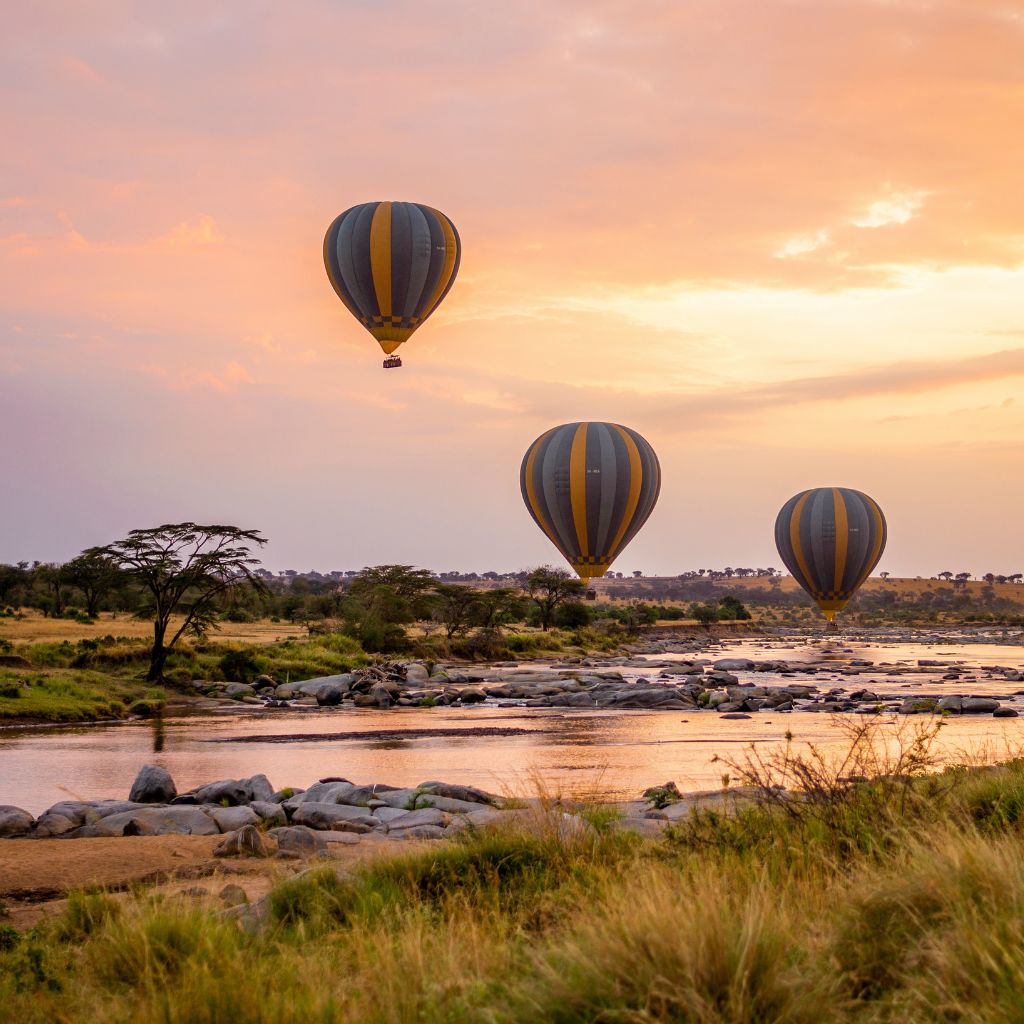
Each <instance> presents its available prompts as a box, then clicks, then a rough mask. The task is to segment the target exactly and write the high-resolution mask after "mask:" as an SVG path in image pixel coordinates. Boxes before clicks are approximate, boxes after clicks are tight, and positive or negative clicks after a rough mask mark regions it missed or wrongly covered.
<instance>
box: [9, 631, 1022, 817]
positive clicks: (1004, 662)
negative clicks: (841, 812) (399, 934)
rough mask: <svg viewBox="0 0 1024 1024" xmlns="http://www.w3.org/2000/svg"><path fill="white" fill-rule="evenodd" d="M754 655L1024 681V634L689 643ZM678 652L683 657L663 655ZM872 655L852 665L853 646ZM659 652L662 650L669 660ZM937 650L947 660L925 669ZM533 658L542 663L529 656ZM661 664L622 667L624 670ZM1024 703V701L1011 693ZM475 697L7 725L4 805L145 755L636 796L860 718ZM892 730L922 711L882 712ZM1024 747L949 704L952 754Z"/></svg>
mask: <svg viewBox="0 0 1024 1024" xmlns="http://www.w3.org/2000/svg"><path fill="white" fill-rule="evenodd" d="M694 656H696V657H705V658H709V659H718V658H723V657H732V658H735V657H744V658H746V657H749V658H752V659H753V660H755V661H757V660H762V661H763V660H768V659H783V660H787V661H790V662H795V661H801V660H813V661H817V662H819V663H820V662H822V661H823V660H824V661H826V662H830V661H831V660H835V662H836V669H837V670H836V674H835V676H834V677H833V676H831V675H830V674H829V673H828V672H826V673H819V674H817V675H814V676H803V675H799V676H795V677H794V676H788V677H782V676H778V675H775V674H774V673H765V672H758V673H756V674H755V673H746V672H739V673H737V675H739V676H740V678H741V680H742V681H747V680H750V681H753V682H756V683H757V684H759V685H765V684H767V685H773V684H776V685H778V684H782V685H785V684H786V683H787V682H789V683H792V682H807V683H812V684H814V685H816V686H818V687H819V688H820V689H822V690H827V689H829V688H830V687H831V686H842V687H845V688H846V689H847V690H852V689H855V688H859V687H868V688H870V689H871V690H873V691H875V692H877V693H879V695H880V696H881V695H883V694H895V693H900V694H909V695H919V694H949V693H956V694H977V695H981V694H984V695H999V696H1003V697H1009V696H1010V695H1012V694H1015V693H1017V692H1018V691H1021V690H1024V683H1021V682H1016V683H1013V682H1007V681H1004V680H1003V679H1001V678H998V677H996V678H993V677H992V676H990V675H989V674H988V673H987V672H986V671H985V667H986V666H996V665H998V666H1008V667H1013V668H1017V669H1022V668H1024V647H1021V646H1008V645H995V644H975V643H952V644H951V643H940V644H909V643H899V642H877V641H875V642H848V641H841V642H838V643H837V642H832V643H829V642H821V641H810V642H808V641H804V640H779V639H768V640H760V639H759V640H747V641H733V642H726V643H722V644H719V645H716V646H715V647H713V648H711V649H709V650H708V651H704V652H700V653H699V654H698V655H687V657H694ZM666 657H667V658H668V659H669V660H671V656H666ZM854 658H856V659H863V660H866V661H870V662H872V663H873V665H872V667H871V669H870V670H868V671H867V672H865V673H863V674H861V675H859V676H856V677H852V678H851V677H849V676H845V675H843V674H842V667H843V665H845V664H848V662H849V660H850V659H854ZM660 659H661V656H659V660H660ZM920 659H930V660H936V661H941V662H943V663H944V665H943V666H942V667H938V666H936V667H933V668H929V669H920V668H918V667H917V662H918V660H920ZM957 662H959V663H961V664H963V665H965V666H967V667H968V671H966V672H965V674H964V677H963V678H961V679H959V680H955V681H951V680H943V679H942V678H941V676H942V674H943V673H945V672H946V671H947V668H946V667H945V666H948V665H952V664H955V663H957ZM523 667H524V668H526V669H536V668H537V666H536V665H524V666H523ZM656 672H657V670H656V669H651V670H649V671H645V670H643V669H624V670H623V674H624V675H625V676H627V677H638V676H643V675H647V674H650V675H653V674H656ZM1014 704H1016V705H1017V706H1019V708H1020V709H1021V711H1022V712H1024V701H1022V700H1021V699H1020V698H1013V699H1011V706H1014ZM489 705H490V702H488V704H485V705H475V706H470V707H466V708H457V707H438V708H416V709H412V708H410V709H404V708H398V709H392V710H387V711H378V710H363V709H360V710H356V709H349V708H322V709H318V708H312V709H307V710H299V709H287V710H285V709H269V710H263V709H262V708H256V707H253V708H250V707H248V706H244V705H243V706H233V707H231V708H229V709H227V710H225V711H223V712H204V713H189V714H181V715H175V716H169V717H166V718H164V720H163V721H162V722H161V723H154V722H138V721H134V722H124V723H116V724H109V725H88V726H72V727H61V728H45V729H38V728H36V729H5V730H0V804H14V805H16V806H19V807H24V808H25V809H26V810H29V811H31V812H33V813H35V814H38V813H40V812H41V811H43V810H44V809H45V808H47V807H48V806H50V805H51V804H53V803H55V802H57V801H58V800H62V799H66V798H69V797H72V798H76V799H96V798H102V797H117V798H126V797H127V795H128V790H129V788H130V786H131V783H132V780H133V779H134V777H135V774H136V773H137V772H138V770H139V768H140V766H141V765H142V764H144V763H146V762H151V763H154V764H159V765H162V766H163V767H165V768H166V769H168V771H170V772H171V774H172V775H173V777H174V779H175V781H176V783H177V786H178V789H179V791H181V792H184V791H185V790H187V789H190V788H192V787H194V786H197V785H199V784H201V783H205V782H210V781H213V780H216V779H222V778H240V777H244V776H248V775H253V774H255V773H258V772H263V773H265V774H266V775H267V776H269V778H270V780H271V782H272V783H273V784H274V785H275V786H277V787H284V786H293V787H306V786H308V785H309V784H311V783H312V782H315V781H316V780H317V779H321V778H324V777H326V776H343V777H345V778H348V779H351V780H352V781H355V782H359V783H369V782H383V783H388V784H391V785H395V786H410V785H416V784H417V783H420V782H424V781H426V780H428V779H441V780H443V781H446V782H457V783H464V784H471V785H477V786H481V787H483V788H486V789H490V790H492V791H495V792H500V793H506V794H522V795H532V794H534V793H536V792H537V791H538V790H543V791H545V792H547V793H548V794H551V795H556V794H561V795H566V796H569V795H573V796H581V795H592V796H601V797H606V798H612V799H626V798H631V797H635V796H637V795H639V793H640V792H641V791H642V790H643V789H645V788H646V787H647V786H651V785H656V784H659V783H662V782H665V781H667V780H669V779H671V780H674V781H675V782H676V783H677V784H678V785H679V787H680V788H681V789H683V790H697V789H714V788H717V787H718V786H719V785H720V784H721V779H722V774H723V770H724V769H723V766H722V764H721V762H718V761H716V760H715V758H716V757H725V758H729V757H733V758H735V757H742V755H743V752H744V749H745V748H749V747H750V746H751V744H758V745H772V744H780V743H783V742H784V741H785V738H786V735H787V733H790V734H792V736H793V738H794V741H795V742H796V743H801V744H802V743H816V744H818V745H820V746H822V747H824V748H835V749H836V750H837V751H838V750H839V749H840V747H841V746H842V745H843V744H844V742H845V734H844V732H843V722H846V723H849V722H850V721H851V719H852V718H853V717H854V716H848V715H847V716H830V715H826V714H811V713H805V712H794V713H790V714H786V713H779V712H764V713H758V714H754V715H752V716H751V717H750V718H749V719H745V720H723V719H722V718H721V717H720V716H718V715H717V714H715V713H713V712H708V711H703V712H694V713H687V712H684V711H594V710H570V709H565V708H550V709H541V708H528V709H527V708H498V707H497V706H489ZM876 720H877V721H879V722H880V723H881V724H880V729H882V730H885V729H891V730H893V733H892V734H893V735H895V734H896V733H897V732H898V731H899V730H901V729H905V728H906V727H907V725H908V722H909V723H919V722H923V721H931V720H932V719H931V718H930V717H929V718H923V717H920V716H914V717H913V718H912V719H907V718H906V717H904V716H890V715H883V716H879V717H878V719H876ZM1022 747H1024V714H1022V717H1020V718H1017V719H996V718H992V717H991V716H990V715H983V716H962V717H953V718H950V719H948V720H947V721H946V722H945V725H944V727H943V729H942V730H941V733H940V736H939V739H938V741H937V750H938V751H939V753H940V755H941V756H942V757H943V758H944V759H945V760H947V761H964V760H968V759H976V758H980V757H985V758H1000V757H1007V756H1010V755H1012V754H1015V753H1016V752H1018V751H1019V750H1020V749H1022Z"/></svg>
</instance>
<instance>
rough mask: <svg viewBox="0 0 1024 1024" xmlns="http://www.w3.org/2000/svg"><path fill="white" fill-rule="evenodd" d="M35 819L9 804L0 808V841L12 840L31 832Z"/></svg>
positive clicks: (26, 812)
mask: <svg viewBox="0 0 1024 1024" xmlns="http://www.w3.org/2000/svg"><path fill="white" fill-rule="evenodd" d="M35 823H36V819H35V818H33V817H32V815H31V814H29V813H28V811H23V810H22V809H21V808H20V807H12V806H10V805H9V804H4V805H2V806H0V839H14V838H15V837H16V836H24V835H27V834H28V833H29V832H31V831H32V826H33V825H34V824H35Z"/></svg>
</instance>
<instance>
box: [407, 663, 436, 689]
mask: <svg viewBox="0 0 1024 1024" xmlns="http://www.w3.org/2000/svg"><path fill="white" fill-rule="evenodd" d="M429 680H430V673H429V672H428V671H427V667H426V665H421V664H420V663H419V662H418V661H411V662H409V664H407V665H406V666H405V681H406V682H407V683H415V684H421V683H426V682H429Z"/></svg>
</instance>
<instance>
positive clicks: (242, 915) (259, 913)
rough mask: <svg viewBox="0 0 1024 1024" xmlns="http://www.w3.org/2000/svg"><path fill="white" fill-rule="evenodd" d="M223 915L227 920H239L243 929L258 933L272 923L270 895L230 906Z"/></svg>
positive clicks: (238, 922) (239, 924)
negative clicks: (253, 901) (252, 901)
mask: <svg viewBox="0 0 1024 1024" xmlns="http://www.w3.org/2000/svg"><path fill="white" fill-rule="evenodd" d="M221 915H222V916H223V917H224V919H225V920H228V921H235V922H237V924H238V927H239V928H241V929H242V931H245V932H249V933H251V934H256V933H257V932H261V931H263V929H264V928H266V927H267V925H268V924H269V923H270V897H269V896H264V897H263V899H260V900H257V901H256V902H255V903H241V904H239V905H238V906H237V907H228V908H227V909H226V910H223V911H222V912H221Z"/></svg>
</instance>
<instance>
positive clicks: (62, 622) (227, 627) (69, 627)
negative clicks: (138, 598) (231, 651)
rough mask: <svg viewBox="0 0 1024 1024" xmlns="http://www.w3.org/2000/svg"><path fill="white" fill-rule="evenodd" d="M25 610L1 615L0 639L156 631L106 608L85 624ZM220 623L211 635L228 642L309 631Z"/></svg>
mask: <svg viewBox="0 0 1024 1024" xmlns="http://www.w3.org/2000/svg"><path fill="white" fill-rule="evenodd" d="M23 614H24V616H25V617H24V618H23V619H0V640H10V641H11V643H19V644H29V643H60V641H62V640H70V641H71V642H74V641H76V640H84V639H88V638H91V637H93V638H94V637H101V636H107V634H110V635H112V636H128V637H138V638H140V639H150V638H151V637H152V635H153V624H152V623H151V622H146V621H144V620H142V619H136V618H133V617H132V616H131V615H128V614H126V613H124V612H122V613H120V614H117V615H115V614H114V613H112V612H102V613H101V614H100V617H99V618H98V619H97V620H96V621H95V622H94V623H93V624H92V625H84V624H82V623H80V622H75V621H74V620H72V619H48V618H46V617H45V616H44V615H43V614H42V613H41V612H37V611H31V610H29V609H27V608H26V609H23ZM178 625H180V622H177V623H176V621H175V619H173V618H172V619H171V626H172V628H174V629H176V628H177V626H178ZM219 625H220V628H219V629H217V630H216V631H215V632H214V633H212V634H211V636H213V637H214V638H215V639H217V640H218V641H224V642H227V643H230V642H232V641H237V642H241V643H251V644H272V643H274V642H275V641H277V640H286V639H287V638H288V637H292V636H298V637H304V636H306V635H307V632H306V628H305V626H296V625H294V624H292V623H290V622H271V621H270V620H269V619H261V620H260V621H259V622H222V623H220V624H219Z"/></svg>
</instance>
